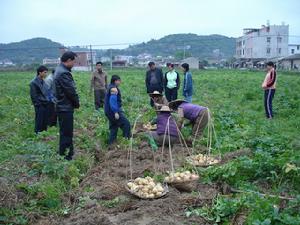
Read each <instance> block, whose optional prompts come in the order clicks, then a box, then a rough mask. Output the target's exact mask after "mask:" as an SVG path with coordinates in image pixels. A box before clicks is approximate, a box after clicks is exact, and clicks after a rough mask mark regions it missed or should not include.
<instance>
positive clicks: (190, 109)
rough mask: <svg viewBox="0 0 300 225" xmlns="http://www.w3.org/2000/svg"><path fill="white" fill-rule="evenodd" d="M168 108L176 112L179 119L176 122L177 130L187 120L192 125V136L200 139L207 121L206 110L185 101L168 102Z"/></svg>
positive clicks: (207, 114) (207, 113)
mask: <svg viewBox="0 0 300 225" xmlns="http://www.w3.org/2000/svg"><path fill="white" fill-rule="evenodd" d="M169 107H170V108H171V109H173V110H177V111H178V115H179V118H180V119H179V121H178V127H179V129H181V128H182V127H183V125H184V123H183V122H184V119H187V120H189V122H190V123H191V124H192V135H193V136H194V137H201V136H202V135H203V131H204V129H205V127H206V126H207V123H208V119H209V112H208V108H206V107H204V106H200V105H196V104H192V103H189V102H187V101H185V100H175V101H172V102H169Z"/></svg>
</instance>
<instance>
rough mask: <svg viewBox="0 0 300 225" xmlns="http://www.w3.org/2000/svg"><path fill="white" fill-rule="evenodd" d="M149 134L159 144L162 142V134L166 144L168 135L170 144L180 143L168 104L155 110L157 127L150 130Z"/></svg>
mask: <svg viewBox="0 0 300 225" xmlns="http://www.w3.org/2000/svg"><path fill="white" fill-rule="evenodd" d="M150 135H151V136H152V137H153V139H154V140H155V142H156V144H157V145H160V146H161V145H162V144H163V140H164V136H165V144H166V145H168V144H169V136H170V141H171V144H176V143H180V140H179V134H178V129H177V125H176V122H175V120H174V118H173V117H172V115H171V110H170V108H169V107H168V106H165V105H164V106H162V107H161V109H160V110H157V129H156V131H151V132H150Z"/></svg>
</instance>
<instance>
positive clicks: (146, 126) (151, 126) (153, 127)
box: [143, 123, 157, 131]
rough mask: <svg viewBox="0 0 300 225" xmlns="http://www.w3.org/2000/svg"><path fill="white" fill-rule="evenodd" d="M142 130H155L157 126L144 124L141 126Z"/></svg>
mask: <svg viewBox="0 0 300 225" xmlns="http://www.w3.org/2000/svg"><path fill="white" fill-rule="evenodd" d="M143 128H144V129H145V130H149V131H150V130H152V131H153V130H156V129H157V126H156V124H153V125H152V124H151V123H146V124H143Z"/></svg>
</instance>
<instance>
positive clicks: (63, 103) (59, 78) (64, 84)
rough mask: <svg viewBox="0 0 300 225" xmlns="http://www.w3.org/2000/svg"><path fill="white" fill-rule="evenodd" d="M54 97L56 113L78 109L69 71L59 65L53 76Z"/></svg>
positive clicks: (76, 96) (74, 87)
mask: <svg viewBox="0 0 300 225" xmlns="http://www.w3.org/2000/svg"><path fill="white" fill-rule="evenodd" d="M54 95H55V97H56V111H57V112H74V108H79V97H78V94H77V92H76V86H75V81H74V79H73V76H72V74H71V70H70V69H68V68H67V67H65V66H64V65H63V64H60V65H58V66H57V67H56V69H55V74H54Z"/></svg>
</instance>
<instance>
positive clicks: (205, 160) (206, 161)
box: [186, 154, 221, 167]
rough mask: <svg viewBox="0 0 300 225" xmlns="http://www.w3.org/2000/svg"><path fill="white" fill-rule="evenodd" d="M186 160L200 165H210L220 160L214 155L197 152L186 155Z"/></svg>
mask: <svg viewBox="0 0 300 225" xmlns="http://www.w3.org/2000/svg"><path fill="white" fill-rule="evenodd" d="M186 160H187V162H188V163H190V164H192V165H194V166H201V167H207V166H212V165H216V164H219V163H220V162H221V159H220V158H219V159H218V158H217V157H214V156H209V155H204V154H198V155H192V156H189V157H187V159H186Z"/></svg>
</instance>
